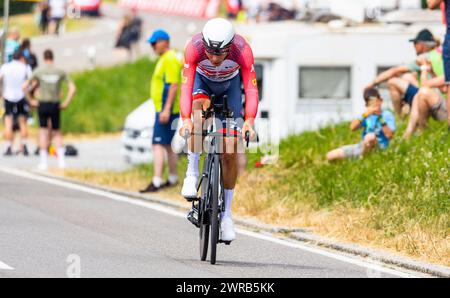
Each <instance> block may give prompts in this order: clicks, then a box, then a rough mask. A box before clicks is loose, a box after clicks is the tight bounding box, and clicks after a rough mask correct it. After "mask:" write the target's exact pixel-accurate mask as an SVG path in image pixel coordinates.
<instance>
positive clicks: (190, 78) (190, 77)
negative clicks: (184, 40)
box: [180, 42, 198, 120]
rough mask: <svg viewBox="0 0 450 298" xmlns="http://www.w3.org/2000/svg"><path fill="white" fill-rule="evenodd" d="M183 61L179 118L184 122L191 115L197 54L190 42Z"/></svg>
mask: <svg viewBox="0 0 450 298" xmlns="http://www.w3.org/2000/svg"><path fill="white" fill-rule="evenodd" d="M184 60H185V63H184V68H183V79H182V85H181V97H180V109H181V118H182V119H183V120H186V119H190V118H191V114H192V91H193V89H194V80H195V72H196V69H197V63H198V52H197V49H196V48H195V47H194V45H193V44H192V42H190V43H189V44H188V46H187V47H186V53H185V58H184Z"/></svg>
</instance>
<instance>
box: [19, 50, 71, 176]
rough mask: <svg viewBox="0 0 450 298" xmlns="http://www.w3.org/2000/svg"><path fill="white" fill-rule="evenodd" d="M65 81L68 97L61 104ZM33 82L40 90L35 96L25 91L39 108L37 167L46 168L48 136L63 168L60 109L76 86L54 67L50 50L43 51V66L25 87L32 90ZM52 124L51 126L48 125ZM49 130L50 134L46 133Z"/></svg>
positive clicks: (63, 154) (31, 101)
mask: <svg viewBox="0 0 450 298" xmlns="http://www.w3.org/2000/svg"><path fill="white" fill-rule="evenodd" d="M64 82H67V83H68V86H69V88H68V92H67V97H66V99H65V101H64V102H63V103H60V99H61V90H62V84H63V83H64ZM36 84H38V85H39V92H37V94H36V96H34V95H31V94H30V93H29V92H27V97H28V98H29V99H30V103H31V104H32V105H33V106H36V107H38V114H39V125H40V130H39V146H40V152H39V155H40V164H39V169H40V170H46V169H47V167H48V162H47V159H48V147H49V144H51V141H52V140H51V139H50V138H49V135H51V136H52V137H53V139H54V141H55V147H56V153H57V157H58V166H59V168H65V152H64V147H63V139H62V135H61V132H60V114H61V110H64V109H66V108H67V107H68V106H69V104H70V102H71V101H72V99H73V97H74V95H75V92H76V87H75V84H74V83H73V82H72V80H71V79H70V78H69V76H68V75H67V73H66V72H64V71H63V70H61V69H59V68H57V67H56V66H55V64H54V57H53V52H52V51H51V50H46V51H45V52H44V65H42V66H41V67H39V68H37V69H36V70H35V71H34V73H33V75H32V77H31V80H29V81H28V82H27V83H26V84H25V85H24V89H25V90H27V91H28V90H31V89H32V88H33V86H35V85H36ZM49 127H51V128H49ZM49 130H51V131H52V132H51V134H49Z"/></svg>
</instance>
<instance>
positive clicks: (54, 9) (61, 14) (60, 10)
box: [48, 0, 67, 35]
mask: <svg viewBox="0 0 450 298" xmlns="http://www.w3.org/2000/svg"><path fill="white" fill-rule="evenodd" d="M48 5H49V8H50V11H49V14H50V23H49V32H50V34H56V35H59V33H60V30H61V26H62V22H63V20H64V18H65V16H66V10H67V2H66V0H49V2H48Z"/></svg>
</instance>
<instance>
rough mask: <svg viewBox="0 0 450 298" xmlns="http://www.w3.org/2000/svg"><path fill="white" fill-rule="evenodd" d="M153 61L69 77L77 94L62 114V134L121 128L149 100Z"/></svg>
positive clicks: (137, 62)
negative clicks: (130, 114)
mask: <svg viewBox="0 0 450 298" xmlns="http://www.w3.org/2000/svg"><path fill="white" fill-rule="evenodd" d="M153 69H154V62H152V61H150V60H148V59H140V60H138V61H136V62H134V63H131V64H123V65H119V66H114V67H109V68H98V69H95V70H90V71H85V72H81V73H75V74H72V79H73V80H74V82H75V84H76V85H77V89H78V91H77V95H76V97H75V98H74V101H73V103H72V104H71V106H70V107H69V108H68V109H67V110H66V111H64V113H63V117H62V128H63V132H64V133H68V132H70V133H110V132H118V131H120V130H121V128H122V127H123V124H124V122H125V118H126V116H127V115H128V114H129V113H130V112H131V111H133V110H134V109H135V108H137V107H138V106H139V105H140V104H141V103H143V102H145V101H146V100H147V99H148V97H149V90H150V78H151V74H152V72H153Z"/></svg>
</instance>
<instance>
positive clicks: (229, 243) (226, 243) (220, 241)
mask: <svg viewBox="0 0 450 298" xmlns="http://www.w3.org/2000/svg"><path fill="white" fill-rule="evenodd" d="M231 242H232V241H223V240H219V243H223V244H225V245H227V246H229V245H231Z"/></svg>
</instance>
